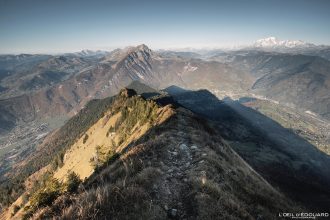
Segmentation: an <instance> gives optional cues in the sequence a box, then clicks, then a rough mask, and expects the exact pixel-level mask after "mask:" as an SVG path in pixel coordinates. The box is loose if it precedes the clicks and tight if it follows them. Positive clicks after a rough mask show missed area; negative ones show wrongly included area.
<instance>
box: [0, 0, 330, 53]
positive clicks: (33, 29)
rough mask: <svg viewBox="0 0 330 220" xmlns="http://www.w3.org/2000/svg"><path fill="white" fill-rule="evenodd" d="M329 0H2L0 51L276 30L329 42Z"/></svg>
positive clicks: (187, 42)
mask: <svg viewBox="0 0 330 220" xmlns="http://www.w3.org/2000/svg"><path fill="white" fill-rule="evenodd" d="M329 9H330V1H326V0H317V1H306V0H301V1H299V0H291V1H284V0H278V1H275V0H271V1H261V0H253V1H242V0H234V1H215V0H209V1H186V0H184V1H179V2H178V1H172V0H171V1H166V2H164V1H150V0H148V1H139V2H135V1H131V0H129V1H126V2H125V4H123V3H122V2H120V1H105V0H97V1H87V0H83V1H78V0H71V1H63V0H60V1H56V2H53V1H44V0H31V1H23V2H20V1H18V0H11V1H8V0H0V29H1V30H2V34H1V36H0V42H1V46H0V53H1V54H19V53H48V54H49V53H52V54H54V53H65V52H77V51H81V50H85V49H89V50H112V49H115V48H123V47H126V46H134V45H139V44H142V43H143V44H146V45H147V46H149V47H150V48H152V49H174V48H177V49H180V48H181V49H182V48H197V49H200V48H231V47H236V46H242V45H249V44H251V43H253V42H254V41H255V40H257V39H260V38H265V37H269V36H275V37H277V38H279V39H281V40H303V41H306V42H310V43H314V44H317V45H321V44H322V45H330V29H329V28H327V26H328V24H327V23H328V21H329V20H330V14H329V13H328V12H329Z"/></svg>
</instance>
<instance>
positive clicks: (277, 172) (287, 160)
mask: <svg viewBox="0 0 330 220" xmlns="http://www.w3.org/2000/svg"><path fill="white" fill-rule="evenodd" d="M179 90H180V89H176V90H175V91H179ZM165 91H168V92H169V93H170V94H171V91H173V87H171V88H170V89H166V90H165ZM173 96H174V98H175V100H176V101H177V102H179V103H180V104H181V105H183V106H184V107H186V108H188V109H191V110H192V111H194V112H196V113H198V114H201V115H203V116H204V117H205V118H207V119H210V120H212V121H213V123H214V124H215V126H217V129H219V131H220V133H221V134H222V137H224V138H225V139H226V140H227V141H228V143H230V145H231V146H232V147H233V148H234V149H235V150H236V151H237V152H238V153H239V154H240V155H241V156H242V157H243V158H244V159H245V160H246V161H247V162H248V163H249V164H250V165H251V166H252V167H253V168H255V169H256V170H257V171H258V172H259V173H260V174H262V175H263V176H264V177H265V178H266V179H267V180H269V181H270V182H271V183H274V184H275V185H277V186H279V187H280V188H281V189H282V190H283V191H285V192H287V193H288V194H289V195H292V196H294V197H295V198H297V199H298V200H300V201H302V202H303V203H304V204H305V205H307V206H312V207H313V209H317V210H324V208H327V206H328V204H329V201H330V191H329V186H330V178H329V174H330V168H329V167H330V157H329V156H328V155H326V154H325V153H323V152H321V151H320V150H319V149H317V148H316V147H314V146H313V145H312V144H310V143H309V142H307V141H306V140H304V139H303V138H301V137H300V136H298V135H296V134H295V133H293V132H292V131H291V130H288V129H286V128H283V127H282V126H281V125H280V124H278V123H277V122H275V121H273V120H272V119H270V118H268V117H266V116H265V115H263V114H261V113H259V112H257V111H255V110H253V109H251V108H248V107H245V106H243V105H242V104H240V103H239V102H237V101H232V100H230V99H226V100H225V101H220V100H218V99H217V98H216V97H215V96H214V95H213V94H211V93H210V92H208V91H206V90H200V91H187V90H186V91H184V90H181V92H180V93H173Z"/></svg>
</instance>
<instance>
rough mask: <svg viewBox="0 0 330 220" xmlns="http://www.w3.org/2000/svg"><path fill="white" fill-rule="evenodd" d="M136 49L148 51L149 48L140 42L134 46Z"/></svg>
mask: <svg viewBox="0 0 330 220" xmlns="http://www.w3.org/2000/svg"><path fill="white" fill-rule="evenodd" d="M136 49H138V50H146V51H149V50H150V49H149V47H148V46H147V45H145V44H140V45H138V46H136Z"/></svg>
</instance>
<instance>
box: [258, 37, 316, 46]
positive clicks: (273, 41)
mask: <svg viewBox="0 0 330 220" xmlns="http://www.w3.org/2000/svg"><path fill="white" fill-rule="evenodd" d="M253 46H254V47H258V48H297V47H299V48H302V47H314V46H315V45H314V44H311V43H307V42H304V41H302V40H279V39H277V38H276V37H267V38H264V39H259V40H257V41H256V42H255V43H254V44H253Z"/></svg>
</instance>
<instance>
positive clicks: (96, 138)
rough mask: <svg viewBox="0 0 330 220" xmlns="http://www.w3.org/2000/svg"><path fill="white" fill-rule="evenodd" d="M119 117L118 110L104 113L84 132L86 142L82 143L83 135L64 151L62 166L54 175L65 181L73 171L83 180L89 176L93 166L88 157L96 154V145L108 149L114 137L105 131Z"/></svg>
mask: <svg viewBox="0 0 330 220" xmlns="http://www.w3.org/2000/svg"><path fill="white" fill-rule="evenodd" d="M119 117H120V112H119V113H117V114H115V115H113V116H111V117H110V118H109V114H106V115H105V116H104V117H103V118H101V119H100V120H99V121H98V122H97V123H96V124H94V125H93V126H92V127H91V128H90V129H88V131H87V132H86V134H87V135H88V139H87V141H86V143H83V140H84V136H85V135H83V136H82V137H81V138H80V139H79V140H78V141H77V142H76V143H75V144H74V145H72V146H71V147H70V149H69V150H68V151H67V152H66V153H65V155H64V160H63V163H64V164H63V166H62V167H61V168H59V169H58V170H56V172H55V173H54V177H55V178H56V179H58V180H60V181H65V179H66V175H67V174H68V173H69V172H70V171H73V172H75V173H76V174H78V175H79V177H80V178H81V179H82V180H84V179H85V178H87V177H89V176H90V175H91V174H92V173H93V172H94V168H93V166H92V164H91V163H90V159H91V158H93V157H94V156H95V154H96V147H97V146H102V147H104V148H109V150H110V145H109V143H110V140H111V138H114V137H107V135H106V134H107V132H108V130H109V128H110V127H111V126H114V125H115V123H116V121H117V120H118V118H119Z"/></svg>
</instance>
